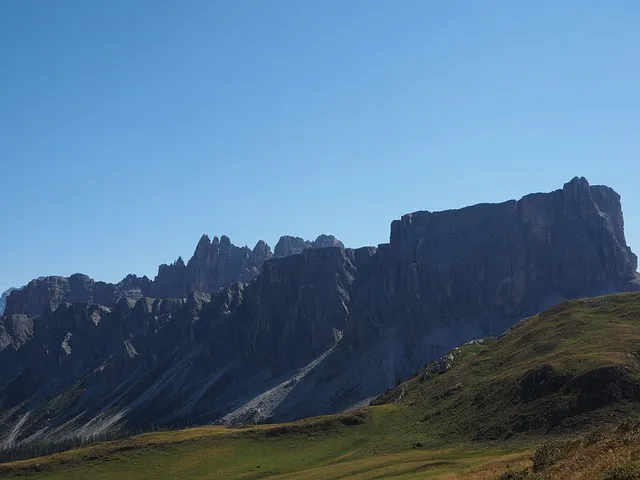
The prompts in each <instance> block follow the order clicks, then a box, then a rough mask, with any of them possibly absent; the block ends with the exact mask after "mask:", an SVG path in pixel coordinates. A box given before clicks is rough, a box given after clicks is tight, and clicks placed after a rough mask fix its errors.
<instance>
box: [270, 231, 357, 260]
mask: <svg viewBox="0 0 640 480" xmlns="http://www.w3.org/2000/svg"><path fill="white" fill-rule="evenodd" d="M327 247H342V248H344V245H343V244H342V242H341V241H340V240H338V239H337V238H336V237H334V236H333V235H324V234H322V235H319V236H318V238H316V239H315V240H314V241H309V240H305V239H303V238H300V237H292V236H290V235H283V236H282V237H280V240H278V243H277V244H276V248H275V249H274V251H273V254H274V256H275V257H287V256H289V255H296V254H298V253H302V252H303V251H304V250H305V249H307V248H327Z"/></svg>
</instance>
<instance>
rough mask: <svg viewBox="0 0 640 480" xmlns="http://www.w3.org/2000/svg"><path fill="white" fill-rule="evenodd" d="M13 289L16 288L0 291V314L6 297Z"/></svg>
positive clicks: (2, 311)
mask: <svg viewBox="0 0 640 480" xmlns="http://www.w3.org/2000/svg"><path fill="white" fill-rule="evenodd" d="M14 290H16V289H15V288H9V289H8V290H6V291H4V292H2V295H0V315H2V314H3V313H4V307H5V304H6V302H7V297H8V296H9V294H10V293H11V292H13V291H14Z"/></svg>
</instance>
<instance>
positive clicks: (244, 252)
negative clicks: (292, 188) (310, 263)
mask: <svg viewBox="0 0 640 480" xmlns="http://www.w3.org/2000/svg"><path fill="white" fill-rule="evenodd" d="M298 243H300V245H302V247H300V248H298ZM327 246H341V247H343V245H342V242H340V241H339V240H337V239H336V238H335V237H334V236H333V235H320V236H319V237H318V238H317V239H316V240H315V241H312V242H310V241H306V240H303V239H302V238H299V237H289V236H284V237H281V238H280V240H279V241H278V245H277V246H276V251H277V252H278V255H276V256H279V257H284V256H288V255H294V254H298V253H301V252H302V251H303V250H304V249H305V248H322V247H327ZM272 257H273V254H272V253H271V248H270V247H269V245H267V244H266V243H265V242H264V241H262V240H260V241H258V243H256V245H255V247H254V248H253V250H251V249H250V248H248V247H246V246H245V247H238V246H236V245H233V244H232V243H231V240H230V239H229V237H227V236H226V235H222V237H220V239H218V237H214V238H213V241H212V240H210V239H209V237H208V236H207V235H203V236H202V238H200V241H199V242H198V245H197V246H196V249H195V252H194V253H193V256H192V257H191V258H190V259H189V261H188V262H187V263H186V264H185V262H184V260H183V259H182V257H179V258H178V259H177V260H176V261H175V262H173V263H172V264H169V265H167V264H162V265H160V266H159V267H158V274H157V275H156V277H155V279H154V280H153V281H152V280H149V279H148V278H147V277H138V276H136V275H128V276H127V277H125V278H124V279H123V280H122V281H120V282H119V283H117V284H111V283H105V282H98V281H95V280H93V279H92V278H89V277H88V276H87V275H83V274H80V273H78V274H75V275H72V276H70V277H60V276H51V277H40V278H38V279H36V280H32V281H31V282H29V283H28V284H27V285H25V286H24V287H23V288H21V289H20V291H19V292H18V291H16V292H15V293H13V294H11V292H6V293H7V295H6V313H7V315H12V314H16V313H21V314H26V315H39V314H41V313H43V312H45V311H47V310H50V309H54V310H55V308H57V306H58V305H60V304H62V303H64V302H68V303H76V302H83V303H91V304H97V305H105V306H111V305H114V304H115V303H117V302H118V300H120V299H121V298H127V299H130V300H133V301H135V300H138V299H139V298H141V297H144V296H149V297H153V298H185V297H187V296H188V295H189V294H190V293H192V292H207V293H214V292H218V291H220V290H221V289H222V288H224V287H227V286H229V285H231V284H232V283H235V282H242V283H247V282H250V281H251V280H253V279H254V278H255V277H256V276H257V275H258V274H259V273H260V269H261V268H262V265H263V264H264V262H265V261H267V260H269V259H270V258H272ZM2 302H3V303H4V302H5V296H3V298H2Z"/></svg>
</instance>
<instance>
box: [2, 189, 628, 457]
mask: <svg viewBox="0 0 640 480" xmlns="http://www.w3.org/2000/svg"><path fill="white" fill-rule="evenodd" d="M223 243H224V248H223V247H222V245H223ZM221 250H222V251H223V252H225V253H224V255H222V256H221V253H220V252H221ZM247 250H248V249H247ZM247 250H244V253H243V254H242V255H243V256H242V259H243V261H242V262H238V261H237V260H236V258H239V256H238V257H236V255H237V254H235V253H230V252H235V251H237V250H234V249H232V248H230V245H229V244H228V242H227V241H226V240H225V241H224V242H223V241H222V239H221V240H220V242H219V243H217V242H215V239H214V241H213V242H209V240H208V239H207V238H203V239H201V241H200V242H199V244H198V247H197V248H196V253H195V254H194V257H193V258H192V260H193V262H192V261H191V260H190V262H188V263H187V264H186V265H185V264H184V262H176V264H175V265H174V266H176V267H177V268H176V269H175V272H177V273H175V272H174V275H175V278H178V279H180V282H182V279H184V281H185V283H180V282H175V283H172V285H173V287H172V288H175V290H171V289H170V290H171V292H174V291H175V292H177V293H178V294H180V295H179V298H156V299H154V298H150V297H148V296H144V295H145V294H144V293H143V288H146V285H148V282H149V281H148V280H142V281H141V280H140V279H139V278H138V277H135V278H134V277H132V278H131V279H130V283H129V284H128V286H126V288H125V286H120V287H117V289H115V290H108V293H110V294H112V295H111V296H108V298H110V299H112V303H109V302H106V303H107V304H105V305H100V304H96V301H95V300H96V298H97V297H98V296H97V295H96V294H95V291H96V285H97V284H98V282H94V284H93V285H94V286H93V290H91V288H90V287H89V286H87V285H91V283H90V282H88V283H87V282H85V281H83V282H78V283H79V284H80V283H81V284H82V285H85V286H87V287H86V288H85V289H82V288H81V289H78V288H75V287H73V288H72V287H71V284H69V288H68V289H67V287H64V289H60V291H64V294H63V295H58V296H57V297H55V298H54V301H52V302H51V303H49V305H50V306H51V307H52V308H45V309H44V310H43V313H42V314H41V315H36V316H33V315H27V314H25V313H18V311H19V310H20V308H22V306H24V305H31V304H32V303H31V301H27V302H23V303H19V302H17V301H16V303H12V299H14V298H16V299H19V298H27V296H25V295H24V293H23V294H22V295H20V294H18V295H16V292H13V293H12V294H11V295H10V296H9V302H8V304H7V313H9V315H5V316H4V317H3V318H2V324H1V325H0V366H1V367H0V398H2V399H3V401H2V403H1V404H0V409H1V410H0V438H1V439H2V442H3V443H4V444H5V445H9V444H14V443H15V442H20V441H22V442H25V441H30V440H33V439H43V440H55V439H60V438H65V437H70V436H75V435H79V436H84V437H86V436H91V435H95V434H100V433H103V432H106V431H113V430H117V429H119V428H136V429H144V428H149V427H150V426H151V425H152V424H153V425H175V424H185V423H187V424H203V423H210V422H219V423H229V424H232V423H256V422H264V421H267V420H269V421H271V420H278V421H282V420H293V419H297V418H301V417H305V416H310V415H318V414H323V413H328V412H336V411H340V410H344V409H347V408H352V407H354V406H359V405H365V404H367V403H368V402H369V401H370V400H371V399H373V398H375V397H376V396H377V395H378V394H379V393H380V392H382V391H383V390H385V389H387V388H390V387H392V386H394V385H395V384H396V383H397V382H398V381H400V380H402V379H405V378H407V377H408V376H410V375H411V374H413V373H414V372H415V371H416V370H417V369H419V368H421V367H422V366H423V365H424V363H425V362H426V361H429V360H433V359H436V358H438V357H440V356H442V355H443V354H445V353H446V352H448V351H449V350H451V349H452V348H454V347H455V346H457V345H461V344H463V343H465V342H467V341H469V340H472V339H474V338H483V337H486V336H491V335H495V334H499V333H502V332H503V331H505V330H506V329H507V328H509V327H511V326H512V325H513V324H514V323H515V322H517V321H518V320H520V319H521V318H523V317H527V316H530V315H534V314H536V313H538V312H540V311H542V310H543V309H545V308H547V307H549V306H552V305H555V304H558V303H560V302H562V301H564V300H567V299H572V298H578V297H587V296H596V295H601V294H605V293H612V292H620V291H629V290H639V289H640V277H639V276H638V273H637V271H636V270H637V258H636V256H635V255H634V254H633V253H632V252H631V250H630V249H629V247H628V246H627V245H626V242H625V238H624V226H623V219H622V210H621V205H620V197H619V195H618V194H617V193H615V191H613V190H612V189H611V188H609V187H604V186H590V185H589V184H588V182H587V181H586V180H585V179H584V178H575V179H573V180H571V181H570V182H568V183H567V184H565V185H564V187H563V188H562V189H560V190H556V191H554V192H551V193H548V194H533V195H527V196H525V197H523V198H522V199H520V200H518V201H515V200H512V201H508V202H504V203H500V204H481V205H475V206H472V207H467V208H463V209H460V210H450V211H444V212H415V213H413V214H409V215H405V216H403V217H402V218H401V219H400V220H396V221H394V222H392V224H391V235H390V242H389V243H388V244H382V245H379V246H378V247H377V248H374V247H365V248H360V249H356V250H352V249H345V248H342V247H341V246H335V247H327V248H305V249H303V250H302V252H301V253H299V254H294V255H290V256H285V257H274V258H270V259H268V260H266V261H264V262H263V265H262V268H261V270H260V272H259V273H257V274H256V276H255V278H253V280H251V281H249V282H248V283H230V284H228V285H227V286H225V287H222V288H221V290H220V291H218V292H209V293H203V292H199V291H193V292H189V294H188V295H187V296H186V297H183V296H182V294H183V293H185V292H186V290H188V289H190V288H192V287H193V286H197V285H204V286H206V288H208V289H210V290H211V289H213V288H217V287H219V286H220V285H222V283H224V282H227V281H231V279H232V278H235V277H234V275H232V274H231V273H229V272H234V273H235V274H237V275H240V276H242V275H244V272H249V271H253V270H252V268H253V266H255V263H253V262H254V260H252V257H251V254H253V252H255V251H256V249H254V250H252V251H247ZM258 251H263V252H266V251H267V249H266V248H262V249H258ZM214 252H215V254H214ZM216 255H217V256H216ZM214 257H215V258H216V260H214ZM221 258H222V259H224V261H222V263H221ZM194 259H196V260H194ZM231 259H234V260H231ZM189 264H191V265H193V267H191V268H189ZM232 265H233V268H231V267H230V266H232ZM196 267H198V268H196ZM200 267H202V268H200ZM256 268H257V267H256ZM159 276H160V272H159V274H158V277H159ZM249 276H250V275H249ZM158 277H156V279H155V280H154V281H153V283H151V286H150V287H149V288H150V292H151V293H153V291H154V285H156V284H157V282H158ZM243 278H244V277H243ZM221 279H222V280H221ZM73 282H76V279H74V281H73ZM121 283H122V282H121ZM74 285H75V283H74ZM118 285H120V284H118ZM140 285H142V286H140ZM185 285H187V287H185ZM100 288H101V289H102V287H100ZM90 290H91V291H92V292H94V293H93V294H92V295H93V296H92V297H91V298H90V299H88V300H87V299H84V298H83V299H79V300H80V302H81V303H74V304H70V303H67V302H68V301H69V300H70V299H71V300H73V301H77V300H76V298H78V297H76V293H70V292H77V291H83V292H84V291H90ZM25 291H27V292H28V291H33V289H30V288H27V289H25ZM122 291H129V292H130V291H134V292H136V293H135V295H122V294H121V293H120V292H122ZM100 292H102V290H100ZM138 292H140V294H142V295H143V296H142V297H140V298H137V296H138ZM168 292H169V290H166V291H164V292H163V293H168ZM101 295H102V293H101ZM14 296H15V297H14ZM41 298H45V299H47V298H53V297H51V296H50V295H49V293H48V291H47V292H45V294H44V295H43V296H42V297H41ZM100 298H102V296H100ZM116 298H119V299H118V300H117V301H115V299H116ZM136 298H137V299H136ZM113 302H115V303H113ZM54 303H59V305H58V306H57V308H55V307H54V306H53V304H54ZM36 304H37V305H41V304H42V305H44V302H40V303H37V302H36V303H33V305H36ZM14 305H18V307H16V306H14ZM44 306H46V305H44ZM53 308H55V310H54V309H53Z"/></svg>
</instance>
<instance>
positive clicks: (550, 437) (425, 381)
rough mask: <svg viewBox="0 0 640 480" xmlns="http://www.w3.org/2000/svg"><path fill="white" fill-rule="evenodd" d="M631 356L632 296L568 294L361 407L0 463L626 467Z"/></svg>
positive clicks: (324, 469)
mask: <svg viewBox="0 0 640 480" xmlns="http://www.w3.org/2000/svg"><path fill="white" fill-rule="evenodd" d="M639 355H640V295H638V294H623V295H614V296H608V297H600V298H596V299H588V300H578V301H573V302H568V303H565V304H563V305H561V306H558V307H555V308H553V309H551V310H549V311H547V312H544V313H543V314H541V315H537V316H535V317H532V318H531V319H528V320H527V321H525V322H522V323H521V324H519V325H518V326H516V327H515V328H513V329H512V330H511V331H510V332H508V333H507V334H506V335H504V336H502V337H501V338H498V339H491V340H487V341H485V342H483V343H478V344H470V345H465V346H462V347H461V348H460V349H458V350H457V351H455V352H453V353H452V355H451V356H450V357H449V358H448V359H446V361H445V363H446V366H445V367H444V368H441V367H442V363H441V364H440V365H439V366H438V368H434V365H435V364H430V365H427V366H426V368H425V370H424V371H422V372H419V373H418V374H417V375H416V376H415V377H414V378H412V379H410V380H408V381H407V382H405V383H403V384H401V385H399V386H398V387H397V388H395V389H393V390H391V391H390V392H387V393H386V394H385V395H383V396H382V397H381V398H380V399H379V400H378V401H377V402H376V403H377V404H376V405H375V406H372V407H369V408H366V409H361V410H356V411H352V412H346V413H343V414H337V415H331V416H326V417H318V418H312V419H307V420H303V421H300V422H295V423H290V424H280V425H259V426H248V427H242V428H228V427H215V426H210V427H201V428H194V429H187V430H181V431H174V432H166V433H152V434H145V435H139V436H136V437H133V438H130V439H127V440H121V441H116V442H107V443H102V444H96V445H92V446H88V447H83V448H79V449H76V450H72V451H68V452H64V453H61V454H56V455H52V456H49V457H43V458H38V459H30V460H23V461H18V462H13V463H6V464H3V465H0V475H4V476H14V475H33V477H31V478H37V479H43V480H44V479H48V480H67V479H96V480H111V479H123V478H124V479H149V480H151V479H154V480H155V479H160V480H164V479H167V480H178V479H180V480H184V479H191V480H200V479H230V480H233V479H245V480H248V479H259V478H273V479H323V480H324V479H327V480H330V479H352V480H355V479H359V480H364V479H396V480H400V479H403V480H404V479H407V480H408V479H474V480H484V479H496V480H497V479H501V480H521V479H526V480H544V479H550V478H559V479H560V478H561V479H596V480H597V479H601V480H633V479H640V464H638V463H637V461H638V460H640V422H637V421H636V420H635V418H636V416H637V414H638V411H639V405H640V380H639V379H640V365H639V364H640V356H639ZM436 366H437V365H436Z"/></svg>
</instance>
